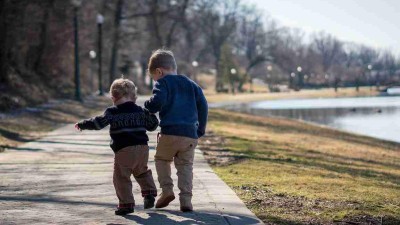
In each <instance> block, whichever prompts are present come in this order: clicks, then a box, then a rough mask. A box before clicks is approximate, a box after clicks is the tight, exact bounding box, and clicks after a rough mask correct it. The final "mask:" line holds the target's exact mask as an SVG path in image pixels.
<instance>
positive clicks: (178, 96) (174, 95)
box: [144, 75, 208, 139]
mask: <svg viewBox="0 0 400 225" xmlns="http://www.w3.org/2000/svg"><path fill="white" fill-rule="evenodd" d="M144 106H145V108H146V109H148V110H149V112H150V113H157V112H160V114H159V115H160V127H161V133H162V134H167V135H176V136H184V137H189V138H194V139H197V138H199V137H201V136H203V135H204V133H205V130H206V124H207V116H208V106H207V100H206V98H205V97H204V94H203V91H202V90H201V88H200V86H199V85H197V84H196V83H195V82H194V81H192V80H191V79H189V78H187V77H186V76H183V75H166V76H164V77H163V78H161V79H159V80H158V81H157V82H156V83H155V85H154V88H153V96H152V97H151V98H150V100H148V101H146V102H145V104H144Z"/></svg>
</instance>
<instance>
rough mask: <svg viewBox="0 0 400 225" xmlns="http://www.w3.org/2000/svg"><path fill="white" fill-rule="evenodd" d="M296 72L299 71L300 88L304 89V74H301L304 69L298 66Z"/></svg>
mask: <svg viewBox="0 0 400 225" xmlns="http://www.w3.org/2000/svg"><path fill="white" fill-rule="evenodd" d="M296 70H297V75H298V77H297V79H298V86H299V88H300V89H301V88H303V85H304V78H303V74H302V73H301V72H302V71H303V68H301V66H298V67H297V69H296Z"/></svg>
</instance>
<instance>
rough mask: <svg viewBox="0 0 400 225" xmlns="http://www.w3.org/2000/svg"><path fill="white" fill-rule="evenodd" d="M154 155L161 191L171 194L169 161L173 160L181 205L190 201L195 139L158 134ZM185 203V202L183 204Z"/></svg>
mask: <svg viewBox="0 0 400 225" xmlns="http://www.w3.org/2000/svg"><path fill="white" fill-rule="evenodd" d="M158 141H159V142H158V144H157V149H156V150H157V151H156V155H155V157H154V158H155V163H156V170H157V174H158V181H159V182H160V186H161V189H162V191H163V193H166V194H173V186H174V184H173V182H172V178H171V162H172V161H174V163H175V167H176V169H177V175H178V188H179V190H180V193H179V198H180V201H181V205H182V204H185V203H184V202H187V203H190V202H191V199H192V189H193V184H192V183H193V159H194V149H195V148H196V145H197V139H192V138H187V137H181V136H174V135H165V134H160V138H159V140H158ZM185 205H187V204H185Z"/></svg>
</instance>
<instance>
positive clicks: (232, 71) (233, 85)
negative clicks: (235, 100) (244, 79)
mask: <svg viewBox="0 0 400 225" xmlns="http://www.w3.org/2000/svg"><path fill="white" fill-rule="evenodd" d="M230 72H231V75H235V74H236V73H237V71H236V69H235V68H232V69H231V71H230ZM230 80H231V82H230V83H231V88H232V94H233V95H235V78H234V77H231V79H230Z"/></svg>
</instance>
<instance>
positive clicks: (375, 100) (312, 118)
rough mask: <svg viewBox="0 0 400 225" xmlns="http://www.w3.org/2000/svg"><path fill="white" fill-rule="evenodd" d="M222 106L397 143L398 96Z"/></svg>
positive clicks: (399, 139) (399, 138)
mask: <svg viewBox="0 0 400 225" xmlns="http://www.w3.org/2000/svg"><path fill="white" fill-rule="evenodd" d="M372 105H376V106H375V107H371V106H372ZM291 107H292V108H291ZM224 108H227V109H231V110H235V111H240V112H245V113H251V114H253V115H259V116H275V117H286V118H292V119H298V120H304V121H308V122H313V123H318V124H323V125H327V126H330V127H333V128H337V129H341V130H345V131H350V132H354V133H358V134H363V135H368V136H373V137H377V138H381V139H385V140H391V141H396V142H399V143H400V98H398V97H394V98H393V97H370V98H345V99H313V100H311V99H307V100H306V99H300V100H274V101H264V102H257V103H252V104H240V105H229V106H225V107H224Z"/></svg>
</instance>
